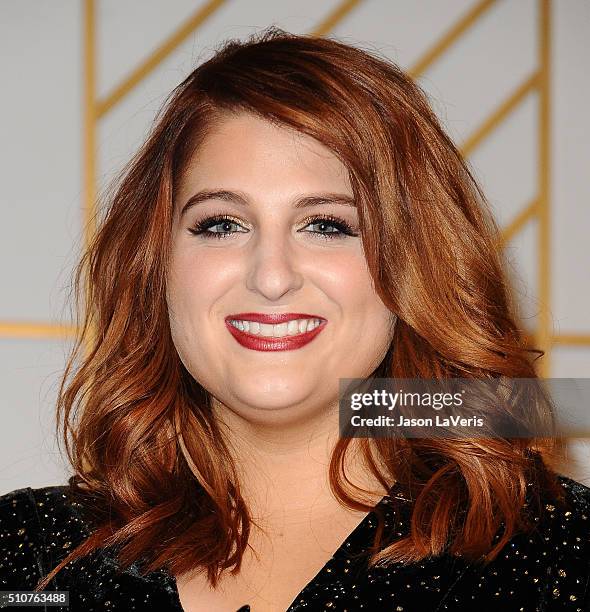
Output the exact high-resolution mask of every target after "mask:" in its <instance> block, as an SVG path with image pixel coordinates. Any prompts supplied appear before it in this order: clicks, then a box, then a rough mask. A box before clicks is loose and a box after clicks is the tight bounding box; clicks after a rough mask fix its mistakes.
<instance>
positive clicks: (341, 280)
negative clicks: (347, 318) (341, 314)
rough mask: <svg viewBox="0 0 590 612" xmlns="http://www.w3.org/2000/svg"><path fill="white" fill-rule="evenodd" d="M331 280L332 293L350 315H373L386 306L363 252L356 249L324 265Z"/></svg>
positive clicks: (360, 316) (327, 276)
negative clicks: (376, 290) (377, 289)
mask: <svg viewBox="0 0 590 612" xmlns="http://www.w3.org/2000/svg"><path fill="white" fill-rule="evenodd" d="M323 269H324V271H325V273H326V279H328V280H329V283H330V286H331V289H332V291H331V293H332V295H334V296H335V299H336V300H337V301H338V302H339V303H340V304H341V306H342V308H343V310H345V311H346V313H347V314H348V315H351V314H353V315H355V316H356V317H359V318H364V317H365V315H367V314H368V315H369V317H371V318H372V317H373V316H374V314H375V311H376V310H377V311H381V310H383V309H384V308H385V306H384V305H383V304H382V302H381V300H380V299H379V297H378V296H377V294H376V293H375V290H374V288H373V281H372V278H371V274H370V272H369V268H368V267H367V262H366V260H365V258H364V255H363V253H362V252H357V251H354V252H352V253H350V254H348V255H346V256H342V257H337V258H334V259H333V260H332V263H331V264H330V262H326V265H325V266H324V267H323Z"/></svg>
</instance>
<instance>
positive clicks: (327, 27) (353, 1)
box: [311, 0, 362, 36]
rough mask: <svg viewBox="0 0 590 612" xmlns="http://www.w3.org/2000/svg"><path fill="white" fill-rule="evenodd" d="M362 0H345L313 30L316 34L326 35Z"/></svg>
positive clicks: (312, 32)
mask: <svg viewBox="0 0 590 612" xmlns="http://www.w3.org/2000/svg"><path fill="white" fill-rule="evenodd" d="M361 1H362V0H344V2H341V3H340V4H339V5H338V6H336V7H335V8H334V10H333V11H332V12H331V13H329V15H328V16H327V17H326V18H325V19H324V20H323V21H322V22H321V23H320V24H319V25H317V26H316V27H315V28H314V29H313V30H312V31H311V34H313V35H314V36H325V35H326V34H328V33H329V32H330V31H331V30H333V29H334V28H335V27H336V26H337V25H338V24H339V23H340V21H342V20H343V19H344V18H345V17H346V15H348V13H350V12H351V11H352V10H353V9H354V8H356V6H357V5H359V4H360V3H361Z"/></svg>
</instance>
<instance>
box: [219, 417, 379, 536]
mask: <svg viewBox="0 0 590 612" xmlns="http://www.w3.org/2000/svg"><path fill="white" fill-rule="evenodd" d="M216 416H217V417H218V419H219V420H220V421H221V422H222V423H223V424H224V425H225V427H224V432H226V433H225V435H226V438H227V442H228V447H229V448H230V453H231V455H232V458H233V460H234V463H235V465H236V468H237V470H238V475H239V485H240V490H241V492H242V497H243V498H244V500H245V502H246V503H247V505H248V508H249V510H250V512H251V515H252V518H253V519H254V520H255V521H262V522H264V523H265V524H276V523H277V522H280V523H281V524H282V525H285V524H286V523H289V524H297V523H303V522H305V521H309V519H310V517H311V516H312V515H313V516H328V515H330V513H333V512H336V511H338V510H339V509H342V507H343V506H342V504H341V503H340V502H339V500H338V499H337V498H336V496H335V495H334V493H333V492H332V490H331V488H330V485H329V465H330V458H331V456H332V452H333V449H334V445H335V444H336V442H337V440H338V434H339V429H338V410H337V406H336V408H334V409H332V410H328V411H325V412H323V413H322V416H321V417H319V418H316V419H314V420H313V422H311V421H306V422H298V423H291V424H289V425H288V426H287V425H285V424H284V423H282V424H281V425H274V426H269V425H268V424H267V423H263V424H262V425H261V424H260V423H253V422H251V421H248V420H246V419H244V418H243V417H242V416H240V415H237V414H236V413H235V412H233V411H231V410H229V409H227V408H226V407H223V406H220V405H218V406H217V408H216ZM357 443H358V440H355V439H353V440H351V442H350V445H349V447H348V449H347V451H346V453H345V474H346V475H347V477H348V479H349V480H350V481H351V482H352V483H353V484H354V485H356V486H358V487H360V488H361V489H363V490H364V491H366V493H363V492H362V491H357V492H355V496H356V494H358V495H359V496H360V499H362V500H363V501H365V502H366V503H368V504H371V505H375V504H376V503H377V502H378V501H379V500H380V499H381V498H382V497H383V496H384V495H385V494H386V493H387V490H386V489H385V488H383V486H382V485H381V484H380V483H379V482H378V480H377V478H376V477H375V476H374V475H373V474H372V472H371V471H370V470H369V469H368V467H367V466H366V464H365V462H364V459H363V457H362V455H361V453H360V449H359V447H358V444H357Z"/></svg>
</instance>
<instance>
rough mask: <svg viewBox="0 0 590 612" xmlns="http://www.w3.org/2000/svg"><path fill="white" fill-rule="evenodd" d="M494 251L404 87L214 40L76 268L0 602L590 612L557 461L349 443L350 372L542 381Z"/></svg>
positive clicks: (348, 53) (474, 201)
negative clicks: (75, 308)
mask: <svg viewBox="0 0 590 612" xmlns="http://www.w3.org/2000/svg"><path fill="white" fill-rule="evenodd" d="M496 237H497V228H496V226H495V224H494V222H493V220H492V218H491V216H490V214H489V212H488V207H487V204H486V201H485V199H484V196H483V195H482V194H481V192H480V191H479V189H478V187H477V185H476V183H475V182H474V180H473V178H472V176H471V174H470V173H469V170H468V168H467V166H466V163H465V161H464V160H463V159H462V158H461V156H460V155H459V153H458V152H457V150H456V148H455V147H454V145H453V144H452V142H451V141H450V139H449V138H448V136H446V134H445V133H444V132H443V130H442V129H441V127H440V125H439V123H438V121H437V119H436V117H435V116H434V114H433V113H432V111H431V109H430V108H429V106H428V103H427V100H426V97H425V95H424V94H423V93H422V92H421V90H420V89H419V88H418V86H417V85H416V84H415V83H413V82H412V81H411V80H410V79H409V78H408V77H407V76H406V75H404V74H403V73H402V72H401V71H400V70H399V69H398V68H397V67H396V66H394V65H392V64H391V63H389V62H387V61H385V60H383V59H381V58H378V57H376V56H375V55H372V54H370V53H367V52H365V51H362V50H360V49H357V48H354V47H350V46H347V45H345V44H342V43H339V42H337V41H334V40H327V39H322V38H315V37H307V36H295V35H291V34H287V33H285V32H282V31H280V30H278V29H276V28H271V29H269V30H267V31H265V32H263V33H262V34H261V35H258V36H256V37H252V38H251V39H250V40H248V41H247V42H236V41H230V42H228V43H227V44H225V45H224V47H223V48H222V49H220V50H219V51H218V52H217V53H216V54H215V56H214V57H213V58H212V59H211V60H209V61H208V62H206V63H205V64H203V65H201V66H200V67H198V68H197V69H196V70H195V71H194V72H193V73H192V74H191V75H190V76H189V77H188V78H187V79H186V80H185V81H184V82H183V83H181V84H180V85H179V86H178V87H177V89H176V90H175V91H174V93H173V96H172V98H171V99H170V101H169V102H168V104H167V107H166V109H165V111H164V112H163V114H162V115H161V116H160V117H159V118H158V120H157V123H156V125H155V128H154V130H153V132H152V134H151V135H150V137H149V139H148V140H147V142H146V143H145V145H144V146H143V147H142V149H141V150H140V152H139V153H138V154H137V156H136V157H135V159H134V160H133V162H132V163H131V164H130V165H129V167H128V168H127V169H126V172H125V174H124V175H123V178H122V180H121V182H120V185H119V186H118V189H117V191H116V193H115V196H114V198H113V200H112V202H110V206H109V209H108V212H107V214H106V216H105V218H104V221H103V222H102V224H101V226H100V228H99V231H98V232H97V235H96V237H95V239H94V241H93V243H92V244H91V246H90V247H89V249H88V251H87V252H86V253H85V254H84V256H83V258H82V260H81V263H80V266H79V269H78V272H77V276H76V286H77V288H78V295H79V297H80V302H81V301H82V299H83V297H84V295H83V294H84V291H87V293H85V296H86V299H85V302H84V304H85V305H84V309H85V310H84V312H83V320H82V321H81V322H80V329H81V333H80V338H79V341H78V344H77V346H76V347H75V349H74V354H73V355H72V358H71V360H70V362H69V364H68V367H67V368H66V372H65V375H64V382H63V383H62V386H61V389H60V393H59V398H58V410H57V416H58V423H61V425H62V428H63V437H64V441H65V445H66V449H67V453H68V456H69V459H70V461H71V463H72V466H73V471H74V474H73V476H72V477H71V478H70V479H69V481H68V486H64V487H45V488H40V489H31V488H26V489H19V490H17V491H13V492H12V493H9V494H7V495H4V496H3V497H2V498H1V506H0V508H1V510H0V516H1V519H2V538H1V539H0V545H1V546H2V547H3V557H4V561H3V563H2V567H1V570H0V575H1V576H2V579H3V581H4V582H3V587H2V588H3V589H5V590H7V589H13V590H15V589H19V590H26V589H29V590H32V589H35V588H36V589H37V590H38V591H39V592H40V593H39V594H43V593H45V592H49V591H51V590H62V591H69V597H70V602H69V603H70V608H69V609H70V610H79V609H83V610H85V611H91V610H126V611H127V610H181V609H184V610H187V611H190V612H197V611H198V612H201V611H205V610H206V611H210V610H220V611H225V610H228V611H234V610H238V609H240V610H246V609H248V606H249V609H251V610H252V611H253V612H267V611H278V610H287V609H288V610H289V611H295V610H304V609H307V610H361V609H364V610H472V609H476V608H481V607H482V606H483V607H484V608H485V607H486V606H490V605H499V606H503V608H504V609H506V610H564V609H569V610H586V609H588V606H589V605H590V592H589V590H588V589H589V587H588V580H589V577H590V568H589V562H590V541H589V536H588V533H589V530H588V527H589V525H590V519H588V516H589V514H590V489H588V488H587V487H585V486H584V485H582V484H580V483H578V482H576V481H573V480H571V479H568V478H566V477H565V476H562V475H560V474H557V473H555V472H554V471H553V470H551V468H550V467H548V466H549V459H550V458H551V457H552V454H553V455H555V454H556V445H555V441H554V440H553V441H552V440H551V439H550V438H531V437H529V438H517V439H504V438H483V439H461V440H459V441H458V440H451V439H433V438H407V439H403V438H398V439H370V438H362V439H361V438H345V437H339V431H338V381H339V380H340V379H344V378H353V379H354V378H356V379H368V378H372V377H397V378H432V379H444V378H454V377H466V378H493V377H500V376H503V377H513V378H534V377H535V370H534V365H533V360H532V359H531V357H530V355H531V353H535V352H536V353H541V351H534V350H533V349H529V348H526V347H525V344H524V340H523V333H522V331H521V329H520V327H519V326H518V325H517V323H516V320H515V316H514V314H513V310H514V309H513V307H512V306H511V305H510V299H509V298H510V296H509V293H508V288H507V286H506V282H505V278H504V276H503V271H502V270H503V268H502V260H501V254H500V252H499V249H498V246H497V240H496ZM82 347H86V349H87V350H86V353H84V354H82ZM75 359H79V360H80V363H79V367H78V368H77V370H76V371H75V372H74V370H73V368H74V366H73V364H74V361H75ZM71 373H72V374H73V375H72V376H70V374H71ZM66 381H67V382H66ZM538 409H539V412H540V413H542V412H543V410H546V408H545V407H543V405H542V404H541V402H540V403H539V408H538ZM346 480H347V481H348V483H346V482H344V481H346ZM41 591H43V593H41Z"/></svg>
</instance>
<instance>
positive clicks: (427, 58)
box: [408, 0, 496, 78]
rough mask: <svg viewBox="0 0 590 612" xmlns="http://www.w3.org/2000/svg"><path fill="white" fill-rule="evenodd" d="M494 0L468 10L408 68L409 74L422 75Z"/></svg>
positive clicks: (483, 2)
mask: <svg viewBox="0 0 590 612" xmlns="http://www.w3.org/2000/svg"><path fill="white" fill-rule="evenodd" d="M495 2H496V0H482V2H480V3H479V4H477V5H476V6H474V7H473V8H472V9H471V10H470V11H468V12H467V13H466V14H465V15H464V16H463V17H462V18H461V19H459V21H457V23H456V24H455V25H453V26H452V27H451V28H450V29H449V30H447V32H446V33H445V34H443V36H442V37H441V38H440V39H439V40H438V41H437V42H436V43H435V44H434V45H432V47H430V49H428V51H426V53H424V54H423V55H422V57H421V58H420V59H419V60H418V61H417V62H416V63H415V64H414V66H412V68H410V70H409V71H408V72H409V74H410V75H411V76H412V77H414V78H418V77H419V76H420V75H422V74H423V73H424V72H425V71H426V70H427V69H428V68H429V67H430V66H431V65H432V64H433V63H434V62H435V61H436V60H437V59H438V58H439V57H440V56H441V55H442V54H443V53H444V52H445V51H446V50H447V49H448V48H449V47H450V46H451V45H453V44H454V43H455V41H456V40H457V39H458V38H459V37H460V36H461V35H462V34H463V33H464V32H466V31H467V30H468V29H469V28H470V27H471V26H472V25H473V24H474V23H475V22H476V21H477V20H478V19H479V18H480V17H481V16H482V15H483V14H484V13H485V12H486V11H487V10H488V9H489V8H490V7H491V6H493V5H494V4H495Z"/></svg>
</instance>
